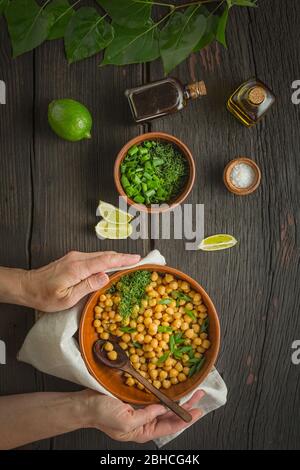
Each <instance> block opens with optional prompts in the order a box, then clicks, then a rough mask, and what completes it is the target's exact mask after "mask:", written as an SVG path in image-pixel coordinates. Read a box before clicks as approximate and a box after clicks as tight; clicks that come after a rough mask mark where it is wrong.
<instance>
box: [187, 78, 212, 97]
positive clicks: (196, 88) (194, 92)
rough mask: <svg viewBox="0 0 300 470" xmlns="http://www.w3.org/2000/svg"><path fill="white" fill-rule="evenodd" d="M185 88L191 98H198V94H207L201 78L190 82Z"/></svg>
mask: <svg viewBox="0 0 300 470" xmlns="http://www.w3.org/2000/svg"><path fill="white" fill-rule="evenodd" d="M187 88H188V91H189V94H190V96H191V98H199V96H204V95H206V94H207V91H206V86H205V83H204V81H203V80H201V81H200V82H194V83H190V84H189V85H188V86H187Z"/></svg>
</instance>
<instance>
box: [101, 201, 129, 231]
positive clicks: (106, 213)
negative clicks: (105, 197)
mask: <svg viewBox="0 0 300 470" xmlns="http://www.w3.org/2000/svg"><path fill="white" fill-rule="evenodd" d="M96 215H101V217H103V219H105V220H106V221H107V222H109V223H111V224H117V225H123V224H128V223H129V222H130V221H131V220H132V219H133V216H132V215H130V214H128V213H127V212H124V211H122V210H121V209H118V208H117V207H115V206H113V205H112V204H109V203H108V202H104V201H100V202H99V206H98V208H97V212H96Z"/></svg>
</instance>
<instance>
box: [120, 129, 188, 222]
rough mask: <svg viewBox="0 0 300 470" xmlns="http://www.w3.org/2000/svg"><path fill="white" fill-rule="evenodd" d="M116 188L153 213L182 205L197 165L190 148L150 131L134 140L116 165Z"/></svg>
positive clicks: (166, 136)
mask: <svg viewBox="0 0 300 470" xmlns="http://www.w3.org/2000/svg"><path fill="white" fill-rule="evenodd" d="M114 180H115V185H116V188H117V190H118V192H119V194H120V195H121V196H122V197H125V198H127V202H128V204H129V205H133V206H135V207H136V208H137V209H138V210H141V211H146V212H150V213H158V212H165V211H168V210H171V209H173V208H174V207H176V206H177V205H179V204H181V203H182V202H183V201H184V200H185V199H186V198H187V196H188V195H189V193H190V191H191V190H192V187H193V184H194V181H195V163H194V160H193V156H192V154H191V152H190V150H189V149H188V147H187V146H186V145H185V144H184V143H183V142H182V141H181V140H179V139H177V138H176V137H174V136H172V135H169V134H165V133H163V132H149V133H147V134H142V135H140V136H138V137H135V138H134V139H132V140H130V141H129V142H128V143H127V144H126V145H124V147H123V148H122V149H121V150H120V152H119V154H118V156H117V158H116V161H115V166H114Z"/></svg>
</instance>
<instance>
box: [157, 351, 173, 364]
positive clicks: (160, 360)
mask: <svg viewBox="0 0 300 470" xmlns="http://www.w3.org/2000/svg"><path fill="white" fill-rule="evenodd" d="M169 356H170V351H167V352H165V353H164V354H163V355H162V356H160V357H159V358H158V361H157V364H162V363H163V362H165V361H166V360H167V359H168V357H169Z"/></svg>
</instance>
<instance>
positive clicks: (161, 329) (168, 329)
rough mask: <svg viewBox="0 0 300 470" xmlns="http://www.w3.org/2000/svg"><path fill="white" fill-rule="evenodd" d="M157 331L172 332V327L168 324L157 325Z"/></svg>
mask: <svg viewBox="0 0 300 470" xmlns="http://www.w3.org/2000/svg"><path fill="white" fill-rule="evenodd" d="M157 331H158V333H172V331H173V330H172V328H171V327H170V326H164V325H162V326H159V327H158V328H157Z"/></svg>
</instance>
